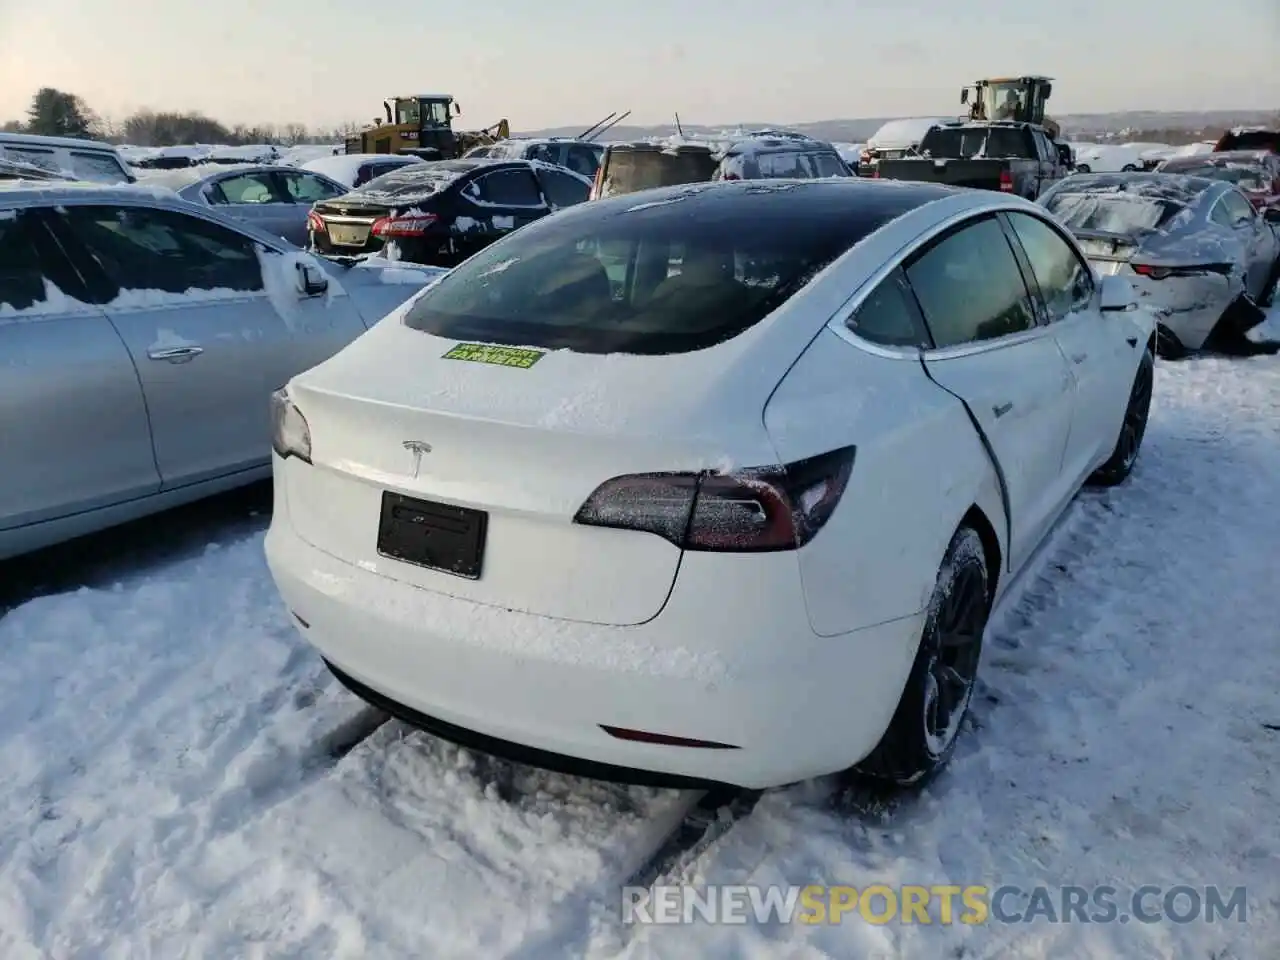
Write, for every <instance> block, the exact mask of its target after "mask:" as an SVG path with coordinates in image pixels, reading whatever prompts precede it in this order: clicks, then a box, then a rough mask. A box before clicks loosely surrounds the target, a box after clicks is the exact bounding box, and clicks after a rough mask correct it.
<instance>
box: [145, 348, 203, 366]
mask: <svg viewBox="0 0 1280 960" xmlns="http://www.w3.org/2000/svg"><path fill="white" fill-rule="evenodd" d="M202 353H204V347H197V346H194V345H193V346H186V347H162V348H161V349H159V350H148V351H147V356H148V357H149V358H150V359H152V360H167V361H169V362H170V363H186V362H187V361H188V360H194V359H195V358H196V357H198V356H200V354H202Z"/></svg>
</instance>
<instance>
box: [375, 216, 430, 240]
mask: <svg viewBox="0 0 1280 960" xmlns="http://www.w3.org/2000/svg"><path fill="white" fill-rule="evenodd" d="M439 219H440V218H439V217H437V216H436V215H435V214H434V213H420V214H414V215H412V216H404V217H382V218H380V219H378V220H375V221H373V227H372V228H371V229H372V231H373V235H374V236H375V237H421V236H422V235H423V234H425V233H426V232H427V231H428V230H430V229H431V227H432V226H433V225H434V224H435V223H436V221H438V220H439Z"/></svg>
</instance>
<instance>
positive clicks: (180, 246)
mask: <svg viewBox="0 0 1280 960" xmlns="http://www.w3.org/2000/svg"><path fill="white" fill-rule="evenodd" d="M64 217H65V219H66V222H67V224H68V226H69V227H70V229H71V231H72V234H73V235H74V236H75V237H76V239H78V240H79V241H80V242H81V243H82V244H83V245H84V247H85V248H86V250H87V252H88V253H89V255H90V256H91V257H92V258H93V259H94V260H95V261H96V262H97V263H98V265H99V266H100V267H101V268H102V271H103V272H104V273H105V274H106V275H107V277H108V279H110V280H111V282H112V283H114V284H115V286H117V287H118V288H120V289H121V290H160V291H163V292H165V293H186V292H187V291H189V290H236V291H257V290H262V289H263V282H262V268H261V266H260V264H259V262H258V255H257V251H256V250H255V248H254V242H253V241H252V240H250V239H249V238H247V237H245V236H243V235H241V234H239V233H236V232H235V231H233V230H229V229H227V228H225V227H222V226H220V225H218V224H215V223H209V222H208V221H206V220H201V219H199V218H198V217H191V216H187V215H186V214H183V213H175V212H174V211H172V210H154V209H150V208H146V207H112V206H77V207H69V208H67V210H66V213H65V214H64Z"/></svg>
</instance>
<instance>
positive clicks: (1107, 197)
mask: <svg viewBox="0 0 1280 960" xmlns="http://www.w3.org/2000/svg"><path fill="white" fill-rule="evenodd" d="M1045 206H1046V207H1047V208H1048V210H1049V212H1050V213H1052V214H1053V215H1054V216H1055V217H1057V218H1058V219H1059V220H1061V221H1062V222H1063V223H1064V224H1066V225H1067V227H1068V228H1070V229H1071V230H1098V231H1101V232H1104V233H1126V234H1128V233H1140V232H1142V231H1146V230H1159V229H1160V228H1161V227H1163V226H1164V225H1165V224H1166V223H1168V222H1169V221H1170V220H1171V219H1172V218H1173V217H1174V216H1176V215H1177V214H1178V213H1179V212H1180V211H1181V210H1183V209H1184V208H1183V206H1182V204H1180V203H1174V202H1173V201H1172V200H1164V199H1159V198H1155V197H1140V196H1135V195H1134V194H1126V193H1056V194H1054V195H1053V196H1051V197H1049V198H1048V199H1047V200H1046V201H1045Z"/></svg>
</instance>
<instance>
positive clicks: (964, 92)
mask: <svg viewBox="0 0 1280 960" xmlns="http://www.w3.org/2000/svg"><path fill="white" fill-rule="evenodd" d="M960 102H961V103H968V102H969V88H968V87H961V88H960Z"/></svg>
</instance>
